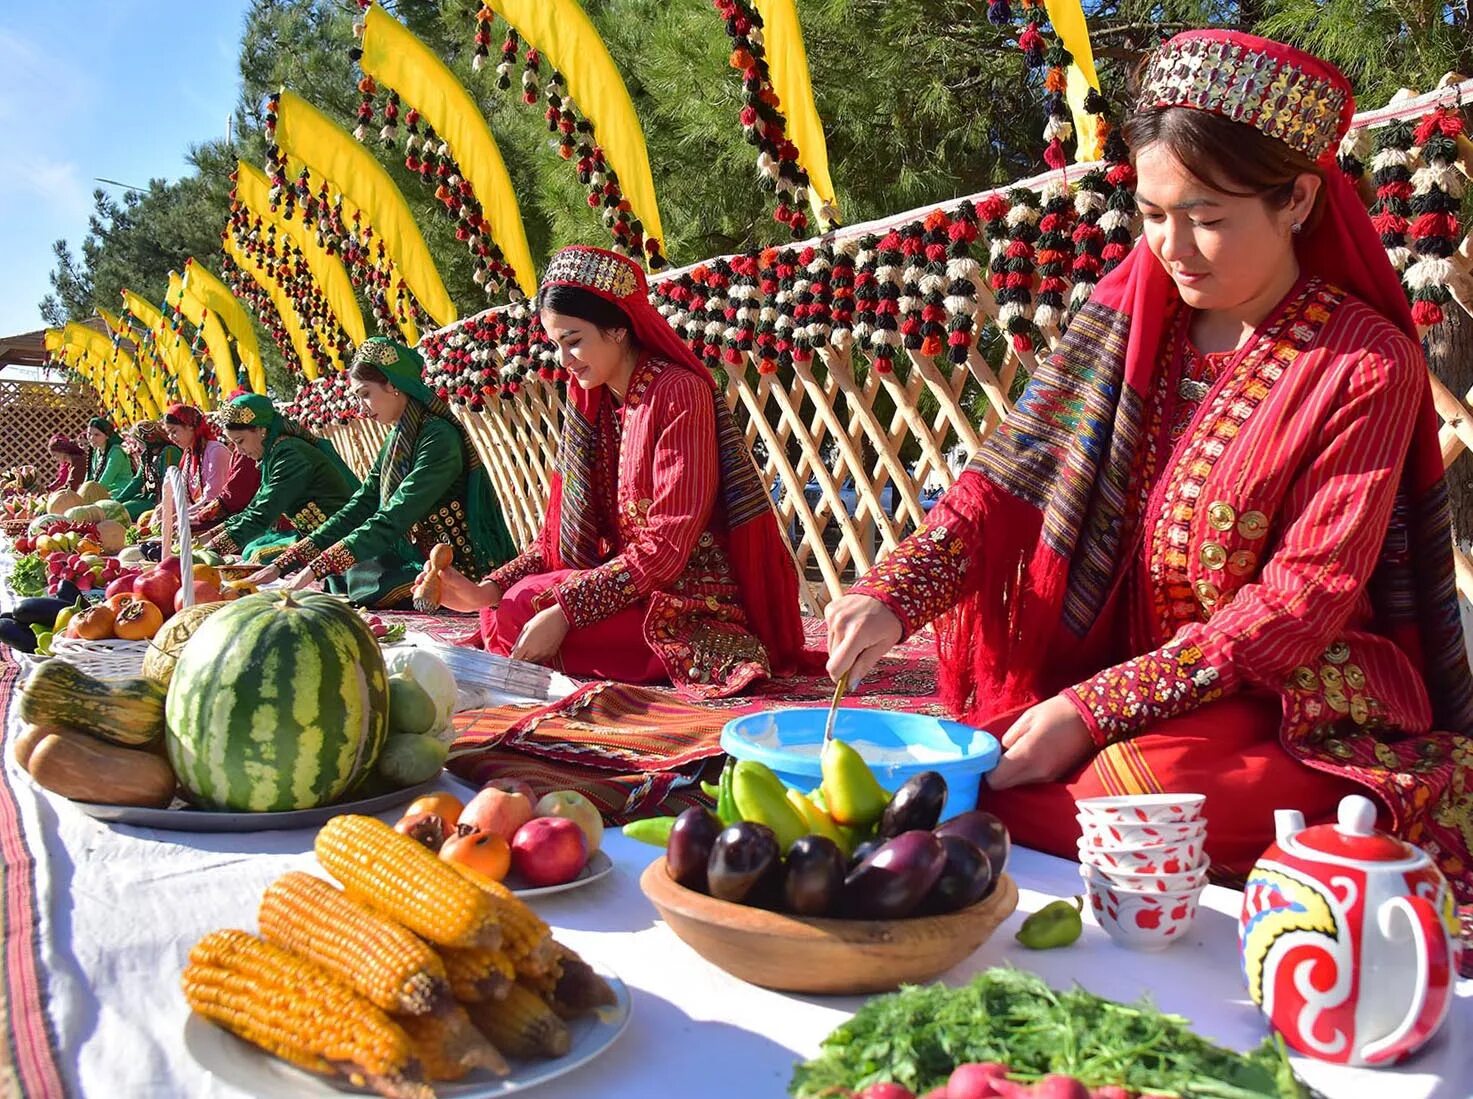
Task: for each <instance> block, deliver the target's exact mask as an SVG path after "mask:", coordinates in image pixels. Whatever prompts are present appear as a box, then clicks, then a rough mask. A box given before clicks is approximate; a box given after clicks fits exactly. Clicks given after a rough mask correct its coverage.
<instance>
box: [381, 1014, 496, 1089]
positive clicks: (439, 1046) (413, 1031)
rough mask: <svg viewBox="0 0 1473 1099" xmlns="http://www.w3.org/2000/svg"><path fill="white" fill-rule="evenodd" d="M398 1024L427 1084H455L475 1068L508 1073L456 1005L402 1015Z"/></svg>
mask: <svg viewBox="0 0 1473 1099" xmlns="http://www.w3.org/2000/svg"><path fill="white" fill-rule="evenodd" d="M398 1023H399V1025H400V1026H402V1027H403V1028H404V1032H405V1033H406V1034H408V1035H409V1041H410V1044H411V1046H412V1047H413V1049H414V1055H415V1057H417V1058H418V1059H419V1063H420V1064H422V1065H423V1066H424V1068H425V1075H426V1076H428V1077H429V1078H430V1079H431V1080H459V1079H461V1078H462V1077H463V1076H465V1075H466V1073H468V1072H470V1071H471V1070H472V1069H477V1068H484V1069H487V1070H489V1071H491V1072H494V1073H495V1074H496V1075H497V1076H505V1075H506V1074H507V1073H509V1072H510V1071H511V1066H510V1065H508V1064H507V1063H506V1058H505V1057H503V1056H502V1055H501V1054H500V1052H498V1051H497V1049H496V1047H495V1046H493V1045H492V1044H491V1043H490V1042H488V1041H487V1040H486V1036H485V1035H484V1034H482V1033H481V1032H480V1031H479V1030H477V1029H476V1028H475V1026H473V1025H472V1023H471V1021H470V1017H469V1016H468V1015H466V1013H465V1008H463V1007H461V1006H460V1005H459V1004H447V1005H445V1006H442V1007H439V1008H436V1009H435V1010H434V1011H432V1012H430V1013H429V1014H427V1015H405V1016H402V1017H400V1018H399V1019H398Z"/></svg>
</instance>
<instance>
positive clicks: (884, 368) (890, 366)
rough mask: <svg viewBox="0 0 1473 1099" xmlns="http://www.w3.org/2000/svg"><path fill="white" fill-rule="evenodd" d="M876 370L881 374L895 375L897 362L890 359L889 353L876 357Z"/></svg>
mask: <svg viewBox="0 0 1473 1099" xmlns="http://www.w3.org/2000/svg"><path fill="white" fill-rule="evenodd" d="M875 369H876V370H878V371H879V372H880V373H881V374H893V373H895V360H894V359H893V358H891V357H890V353H889V352H888V351H886V352H884V353H882V354H878V355H876V356H875Z"/></svg>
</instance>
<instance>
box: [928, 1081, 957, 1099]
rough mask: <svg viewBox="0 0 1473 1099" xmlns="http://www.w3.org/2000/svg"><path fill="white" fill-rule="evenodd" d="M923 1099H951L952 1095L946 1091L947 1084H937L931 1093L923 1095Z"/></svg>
mask: <svg viewBox="0 0 1473 1099" xmlns="http://www.w3.org/2000/svg"><path fill="white" fill-rule="evenodd" d="M921 1099H951V1094H950V1093H949V1092H948V1091H947V1090H946V1085H945V1084H937V1085H936V1086H935V1087H934V1088H932V1089H931V1090H930V1091H928V1092H926V1094H925V1095H922V1096H921Z"/></svg>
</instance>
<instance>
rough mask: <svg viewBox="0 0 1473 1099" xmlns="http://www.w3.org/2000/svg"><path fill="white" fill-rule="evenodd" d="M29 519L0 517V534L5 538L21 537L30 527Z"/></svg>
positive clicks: (30, 521)
mask: <svg viewBox="0 0 1473 1099" xmlns="http://www.w3.org/2000/svg"><path fill="white" fill-rule="evenodd" d="M32 522H33V520H31V519H0V534H3V535H5V537H7V538H20V537H23V536H24V535H25V533H26V531H28V530H30V529H31V523H32Z"/></svg>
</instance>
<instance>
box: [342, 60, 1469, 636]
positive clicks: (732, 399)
mask: <svg viewBox="0 0 1473 1099" xmlns="http://www.w3.org/2000/svg"><path fill="white" fill-rule="evenodd" d="M1470 101H1473V81H1465V82H1463V83H1461V84H1458V85H1455V86H1452V87H1450V88H1446V89H1444V90H1442V91H1440V92H1438V93H1433V94H1430V95H1428V96H1424V97H1421V98H1419V99H1413V100H1409V101H1405V102H1402V103H1399V104H1396V105H1394V106H1393V107H1391V108H1386V109H1383V110H1381V111H1376V112H1370V113H1368V114H1366V115H1362V116H1358V120H1357V122H1358V126H1359V127H1368V126H1371V125H1378V124H1381V123H1384V122H1386V121H1387V120H1388V119H1416V118H1418V117H1420V116H1421V115H1424V114H1425V113H1426V112H1428V111H1429V110H1432V109H1434V108H1437V107H1447V106H1448V105H1449V104H1451V105H1460V104H1466V103H1468V102H1470ZM1362 151H1363V152H1366V153H1367V155H1369V151H1368V150H1364V149H1363V150H1362ZM1460 152H1461V157H1460V163H1459V165H1458V167H1459V169H1460V170H1461V172H1462V174H1463V175H1465V176H1473V144H1469V143H1468V141H1467V140H1466V138H1461V139H1460ZM1078 172H1079V170H1078V169H1073V175H1071V177H1070V178H1071V180H1072V179H1073V178H1074V176H1077V175H1078ZM1058 179H1059V174H1058V173H1050V174H1049V175H1048V176H1042V177H1038V178H1037V179H1033V180H1028V181H1025V182H1023V183H1021V184H1019V185H1017V186H1020V187H1026V188H1030V189H1033V190H1035V191H1037V190H1039V189H1040V188H1041V187H1044V186H1046V185H1048V184H1051V183H1056V182H1057V181H1058ZM982 197H984V196H975V197H974V198H976V199H980V198H982ZM966 201H974V200H966ZM956 205H957V202H956V200H952V201H950V202H948V203H944V204H938V206H936V207H933V208H928V209H924V210H920V211H910V212H908V213H906V214H903V215H899V216H897V217H895V218H891V219H886V220H885V221H884V222H880V223H872V224H870V225H864V226H856V227H853V228H850V229H846V230H840V231H839V233H837V234H831V235H830V236H829V237H827V238H824V240H825V242H826V243H827V245H828V246H830V247H831V248H832V249H833V250H834V253H835V254H839V253H840V252H841V251H842V250H843V249H844V248H846V247H848V248H850V249H852V247H853V241H854V240H856V239H858V238H859V237H860V235H861V234H866V235H869V236H871V237H873V235H875V234H879V233H884V232H886V231H888V230H890V229H893V228H895V227H898V226H901V225H906V224H910V225H914V224H915V223H916V222H918V221H919V220H921V219H923V218H925V217H926V216H927V215H928V214H930V213H931V212H932V210H944V209H950V208H953V207H955V206H956ZM799 247H801V246H799ZM851 254H852V253H851ZM689 270H690V269H685V270H684V271H676V272H671V273H669V274H668V275H664V276H662V277H661V278H660V279H658V280H652V281H655V282H656V283H657V284H662V285H663V284H666V283H668V282H669V280H673V279H679V278H680V277H681V276H682V275H683V274H687V273H688V272H689ZM974 281H975V282H976V284H977V287H976V289H977V301H976V307H977V308H976V313H975V321H976V322H977V323H976V325H975V329H976V335H975V337H974V338H973V339H972V340H971V342H970V344H969V345H968V353H967V357H966V361H965V362H964V363H962V364H959V365H953V364H952V363H951V362H949V361H948V357H947V355H946V354H945V353H944V352H943V353H940V354H936V355H931V354H922V353H920V352H918V351H912V350H905V349H904V348H900V347H894V346H893V345H892V348H891V353H892V354H893V355H894V356H895V358H894V364H893V370H890V371H886V370H881V369H876V368H875V363H874V358H873V355H872V352H871V349H869V348H866V349H864V350H861V349H860V346H859V341H858V340H857V339H856V340H843V341H841V340H833V341H818V342H817V343H816V344H815V348H814V351H815V354H814V357H813V358H812V359H804V358H801V357H798V356H794V357H793V359H792V361H791V364H788V363H786V362H785V367H784V369H783V370H782V371H780V372H777V373H772V372H762V371H761V370H759V369H758V362H757V360H756V358H754V353H753V352H750V351H748V352H745V353H743V355H742V356H741V366H740V367H737V366H732V367H730V368H729V370H728V375H727V383H726V387H725V396H726V400H727V403H728V405H729V406H730V407H731V408H732V410H733V412H734V413H735V415H736V416H737V418H738V422H739V423H742V424H743V425H744V427H745V431H746V435H747V440H748V443H749V444H750V445H751V446H752V448H753V451H754V454H755V455H756V457H757V460H758V464H759V466H760V467H761V470H762V473H763V476H764V477H765V479H766V481H767V484H768V485H769V487H770V488H771V490H772V493H773V499H774V501H775V504H776V506H777V510H778V513H779V516H780V518H781V521H782V523H783V524H784V526H785V527H786V529H787V531H788V534H789V542H790V544H791V547H792V551H793V554H794V557H795V559H796V561H797V564H798V566H799V569H800V572H801V574H802V575H803V576H805V577H806V578H807V580H808V583H807V585H806V586H805V592H804V599H805V602H806V603H807V605H808V608H809V609H810V610H813V611H817V610H820V609H821V608H822V607H823V605H824V604H826V603H827V602H828V601H829V600H830V599H832V598H834V597H835V596H836V595H838V594H839V593H840V592H841V591H842V590H843V589H844V588H845V587H846V586H847V585H848V583H850V582H851V581H852V580H853V578H854V577H855V576H856V575H857V574H859V573H863V572H864V571H865V570H867V569H868V568H869V567H870V566H871V565H873V564H874V563H875V562H876V561H877V560H879V559H880V558H882V557H883V556H884V555H885V554H886V553H887V552H888V551H889V550H891V549H893V548H894V547H895V545H896V544H897V543H898V542H899V541H900V540H901V539H902V538H903V537H905V535H906V534H908V533H909V532H910V531H911V530H913V529H914V528H915V526H916V525H917V524H919V523H920V522H922V521H923V519H924V517H925V514H926V511H927V510H928V508H929V506H930V504H931V503H932V502H933V501H934V500H935V498H936V497H937V496H938V495H939V494H940V492H941V491H942V490H944V489H945V488H947V487H949V486H950V485H951V484H952V482H953V481H954V480H955V478H956V476H957V475H958V473H959V472H960V471H961V469H962V468H963V466H964V465H965V462H966V460H967V457H968V456H969V455H970V453H971V452H972V451H974V450H975V449H976V448H977V447H978V446H979V445H980V444H981V442H982V440H983V439H985V438H986V437H987V435H988V434H989V433H990V432H991V431H992V430H993V429H994V428H995V427H996V425H997V424H998V423H999V422H1000V421H1001V418H1002V417H1004V416H1006V415H1007V414H1008V413H1009V412H1010V411H1011V409H1012V401H1011V399H1010V395H1012V392H1013V389H1014V382H1015V379H1017V378H1019V376H1020V372H1023V373H1024V374H1026V373H1027V372H1029V371H1031V370H1032V369H1033V368H1034V367H1035V366H1036V358H1035V356H1034V354H1033V353H1032V352H1029V351H1023V352H1019V351H1018V350H1017V349H1016V348H1015V346H1014V345H1013V344H1012V343H1011V342H1010V341H1008V340H1007V339H1005V338H1003V337H1002V336H1001V335H1000V332H999V328H1000V326H999V323H998V313H999V309H998V305H997V302H996V301H995V300H994V298H993V296H992V294H991V293H990V292H989V291H988V289H987V287H986V280H985V279H976V280H974ZM1447 286H1448V289H1449V291H1450V292H1451V297H1452V302H1453V303H1456V305H1455V306H1454V305H1453V304H1452V303H1449V308H1450V309H1453V308H1456V307H1461V309H1462V310H1464V311H1466V312H1468V313H1469V314H1470V315H1473V235H1470V236H1468V237H1465V238H1464V239H1463V240H1462V241H1461V244H1460V247H1459V248H1458V250H1457V252H1456V255H1454V256H1453V258H1452V274H1451V276H1450V277H1449V279H1448V283H1447ZM768 300H769V301H770V300H771V299H768ZM662 301H663V302H664V304H667V305H668V301H664V299H662ZM493 312H494V311H493ZM669 312H670V311H669V310H668V309H667V313H669ZM488 316H490V314H482V315H480V316H478V317H476V318H471V319H470V320H468V321H463V322H460V323H459V325H457V326H452V328H451V329H449V330H445V331H443V332H442V333H438V334H436V335H437V336H445V335H446V334H447V333H450V334H451V336H450V342H451V343H452V344H453V343H454V341H455V340H456V339H457V338H459V339H460V340H461V342H462V343H463V344H465V345H467V346H475V347H478V348H480V349H481V353H482V355H483V356H487V357H489V358H490V359H491V360H492V361H494V362H504V361H508V360H509V359H510V358H511V355H510V354H508V350H507V346H506V343H507V340H508V339H512V340H513V342H514V338H512V337H506V336H501V337H492V338H490V339H487V338H485V337H484V336H482V337H477V335H476V330H475V328H474V326H475V325H477V324H478V323H480V322H482V321H484V319H485V318H486V317H488ZM695 321H696V322H699V321H700V316H699V315H696V317H695ZM671 323H672V324H675V325H676V327H677V329H678V330H680V329H681V328H682V326H683V324H684V319H683V317H682V316H680V315H674V316H672V317H671ZM800 323H801V322H800ZM694 330H695V328H693V327H692V326H690V325H685V331H686V332H687V334H688V335H689V334H690V333H691V332H692V331H694ZM456 332H459V333H462V335H461V336H460V337H456V336H455V335H453V333H456ZM1041 334H1042V336H1043V338H1044V341H1045V343H1046V344H1047V345H1049V346H1052V344H1053V343H1054V342H1056V341H1057V339H1058V336H1059V333H1058V331H1057V329H1055V328H1052V327H1043V328H1042V329H1041ZM478 339H479V342H476V341H477V340H478ZM498 340H499V341H500V342H499V344H498ZM423 346H424V345H422V347H423ZM989 349H990V350H991V352H992V354H991V356H989V355H987V354H985V353H984V352H985V351H986V350H989ZM518 353H519V354H520V355H521V356H522V358H523V359H524V360H526V359H527V358H528V352H527V350H526V348H525V346H523V347H522V349H521V351H520V352H518ZM1040 353H1042V350H1040ZM989 357H990V358H991V359H992V361H995V362H997V363H998V366H997V368H996V369H994V367H993V366H991V365H989ZM533 359H534V363H535V348H534V353H533ZM543 365H546V358H545V356H544V359H543ZM1432 385H1433V392H1434V394H1435V397H1436V402H1437V408H1438V411H1439V413H1440V415H1441V417H1442V420H1443V428H1442V450H1443V456H1444V459H1445V461H1446V462H1447V464H1449V465H1451V463H1452V462H1453V461H1454V460H1456V459H1457V458H1458V457H1459V456H1460V455H1461V454H1462V453H1463V452H1464V451H1465V450H1473V390H1470V391H1469V392H1467V393H1463V394H1458V393H1455V392H1453V391H1452V390H1450V389H1449V388H1448V387H1447V386H1446V385H1445V384H1443V382H1442V381H1440V380H1439V379H1438V378H1437V377H1436V376H1433V378H1432ZM561 412H562V398H561V395H560V392H559V389H558V387H557V386H555V385H550V384H546V383H545V382H539V381H538V380H537V378H536V375H535V373H531V374H528V375H526V380H525V381H524V382H523V383H522V384H521V385H520V386H519V387H518V391H517V392H516V394H515V396H514V397H512V398H511V399H506V400H495V399H492V400H491V401H490V402H489V403H488V404H487V406H486V410H485V411H482V412H469V411H467V410H466V408H464V407H461V408H458V409H457V414H458V415H460V417H461V419H462V421H463V422H464V423H465V424H466V426H467V428H468V430H469V432H470V434H471V436H472V438H473V439H474V441H475V443H476V446H477V448H478V450H479V452H480V454H481V456H482V458H483V460H484V462H485V464H486V467H487V469H488V470H489V471H490V474H491V477H492V480H493V482H494V485H495V488H496V491H497V494H498V496H499V497H500V499H501V501H502V505H503V509H504V511H505V513H506V516H507V521H508V525H509V526H510V528H511V530H512V533H513V535H514V536H515V538H516V539H517V540H518V541H519V542H521V543H525V542H527V541H528V540H530V539H531V538H532V536H533V535H534V534H535V533H536V531H537V529H538V526H539V524H540V521H541V515H542V510H543V507H544V504H545V501H546V498H547V492H548V482H549V475H550V471H551V469H552V467H553V461H554V458H555V455H556V450H557V438H558V425H559V421H560V417H561ZM329 430H330V433H331V434H332V436H333V438H334V440H335V442H336V443H337V445H338V447H339V449H340V450H342V451H343V453H344V454H345V456H346V457H347V458H348V460H349V461H350V462H351V463H352V464H353V465H354V466H355V467H357V468H358V469H359V470H360V471H361V470H363V469H365V468H366V467H367V465H368V464H369V463H370V462H371V461H372V458H373V455H374V454H375V453H376V452H377V450H378V447H379V445H380V443H381V442H382V440H383V437H384V431H383V429H382V428H380V427H379V426H378V425H376V424H373V423H370V422H365V421H361V420H354V421H351V422H349V423H347V424H345V425H342V426H338V427H335V428H331V429H329ZM1456 564H1457V579H1458V587H1459V590H1460V592H1461V593H1462V595H1463V596H1464V598H1465V599H1469V600H1473V561H1470V559H1469V558H1468V556H1467V555H1466V554H1464V553H1463V552H1461V551H1457V552H1456Z"/></svg>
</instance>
